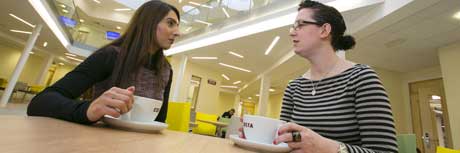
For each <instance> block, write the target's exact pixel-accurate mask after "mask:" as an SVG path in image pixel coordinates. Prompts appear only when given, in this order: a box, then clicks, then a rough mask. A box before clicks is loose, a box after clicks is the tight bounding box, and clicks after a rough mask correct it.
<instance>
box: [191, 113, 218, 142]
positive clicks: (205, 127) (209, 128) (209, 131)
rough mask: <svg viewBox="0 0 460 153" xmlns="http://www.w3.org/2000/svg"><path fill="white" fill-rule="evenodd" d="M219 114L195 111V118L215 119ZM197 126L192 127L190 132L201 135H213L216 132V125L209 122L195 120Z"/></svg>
mask: <svg viewBox="0 0 460 153" xmlns="http://www.w3.org/2000/svg"><path fill="white" fill-rule="evenodd" d="M218 117H219V116H217V115H214V114H205V113H201V112H197V113H196V119H197V120H206V121H214V122H215V121H217V118H218ZM196 123H197V125H198V126H196V127H195V128H193V129H192V132H193V133H195V134H202V135H209V136H215V134H216V129H217V128H216V126H215V125H212V124H209V123H204V122H200V121H197V122H196Z"/></svg>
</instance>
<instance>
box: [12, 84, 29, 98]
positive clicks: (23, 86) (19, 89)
mask: <svg viewBox="0 0 460 153" xmlns="http://www.w3.org/2000/svg"><path fill="white" fill-rule="evenodd" d="M18 92H23V93H24V95H23V96H22V99H21V102H24V99H25V98H26V95H27V93H28V92H29V86H28V85H27V83H24V82H16V85H15V86H14V88H13V97H14V95H15V94H16V93H18Z"/></svg>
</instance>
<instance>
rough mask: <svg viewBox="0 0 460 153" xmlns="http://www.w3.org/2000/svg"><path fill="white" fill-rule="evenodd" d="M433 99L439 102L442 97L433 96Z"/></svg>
mask: <svg viewBox="0 0 460 153" xmlns="http://www.w3.org/2000/svg"><path fill="white" fill-rule="evenodd" d="M431 99H433V100H439V99H441V97H440V96H436V95H433V96H431Z"/></svg>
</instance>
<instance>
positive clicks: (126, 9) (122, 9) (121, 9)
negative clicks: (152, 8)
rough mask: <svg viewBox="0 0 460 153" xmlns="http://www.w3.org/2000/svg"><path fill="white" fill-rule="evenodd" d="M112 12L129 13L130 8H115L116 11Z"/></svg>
mask: <svg viewBox="0 0 460 153" xmlns="http://www.w3.org/2000/svg"><path fill="white" fill-rule="evenodd" d="M113 10H114V11H118V12H121V11H131V9H130V8H117V9H113Z"/></svg>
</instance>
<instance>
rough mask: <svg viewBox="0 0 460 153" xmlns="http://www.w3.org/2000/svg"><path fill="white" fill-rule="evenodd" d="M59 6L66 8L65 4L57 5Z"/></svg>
mask: <svg viewBox="0 0 460 153" xmlns="http://www.w3.org/2000/svg"><path fill="white" fill-rule="evenodd" d="M59 6H61V7H62V8H66V7H67V6H65V5H64V4H61V5H59Z"/></svg>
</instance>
